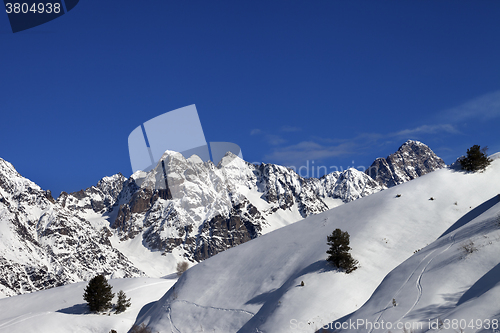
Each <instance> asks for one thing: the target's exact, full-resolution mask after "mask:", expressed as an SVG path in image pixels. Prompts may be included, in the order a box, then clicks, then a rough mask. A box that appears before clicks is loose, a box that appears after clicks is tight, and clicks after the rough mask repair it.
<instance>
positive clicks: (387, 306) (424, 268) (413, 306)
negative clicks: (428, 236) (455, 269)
mask: <svg viewBox="0 0 500 333" xmlns="http://www.w3.org/2000/svg"><path fill="white" fill-rule="evenodd" d="M449 238H450V239H451V240H452V242H451V244H450V245H449V246H448V247H447V248H446V249H444V250H443V251H441V252H440V253H438V254H436V255H435V256H433V257H432V258H431V259H430V260H429V261H428V262H427V263H426V264H425V266H424V267H423V268H422V270H421V271H420V273H419V275H418V277H417V280H416V283H415V286H416V288H417V299H416V300H415V302H414V303H413V305H412V306H411V308H410V309H409V310H408V311H407V312H406V313H405V314H404V315H403V316H402V317H401V318H399V319H398V320H397V321H396V322H400V321H401V320H402V319H403V318H404V317H406V315H408V314H409V313H410V312H411V311H412V310H413V309H414V308H415V307H416V306H417V304H418V302H419V301H420V298H421V297H422V284H421V281H422V276H423V275H424V273H425V271H426V269H427V267H428V266H429V265H430V263H431V262H432V261H433V260H434V259H435V258H436V257H438V256H439V255H441V254H443V253H444V252H446V251H447V250H448V249H449V248H450V247H451V246H452V245H453V244H455V235H452V236H450V237H449ZM437 250H438V249H435V250H433V251H432V252H430V253H429V254H428V255H426V256H425V257H424V258H423V259H422V260H421V261H420V263H419V264H418V265H417V267H415V269H414V270H413V271H412V272H411V274H410V276H408V278H407V279H406V281H405V282H404V283H403V284H402V285H401V287H400V288H399V289H398V290H397V291H396V293H395V294H394V296H393V299H396V297H397V296H398V295H399V293H400V292H401V291H402V290H403V288H404V287H405V286H406V285H407V284H408V282H409V281H410V280H411V278H412V277H413V276H414V275H415V272H416V271H417V270H418V268H419V267H420V266H421V264H422V263H423V262H424V261H425V260H427V258H429V257H430V256H432V254H434V252H436V251H437ZM392 306H393V305H392V299H391V300H390V301H389V302H387V305H386V306H385V307H384V309H383V310H382V311H381V313H380V315H379V316H378V317H377V319H376V320H375V322H376V323H378V322H380V319H381V318H382V316H383V315H384V313H385V311H386V310H387V309H390V308H391V307H392ZM373 329H374V327H372V329H371V330H370V331H369V333H372V332H373Z"/></svg>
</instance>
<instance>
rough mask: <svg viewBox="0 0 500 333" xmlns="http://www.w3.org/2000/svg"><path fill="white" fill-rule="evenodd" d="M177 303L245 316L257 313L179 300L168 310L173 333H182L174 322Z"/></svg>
mask: <svg viewBox="0 0 500 333" xmlns="http://www.w3.org/2000/svg"><path fill="white" fill-rule="evenodd" d="M175 302H181V303H185V304H191V305H194V306H197V307H200V308H204V309H212V310H219V311H230V312H239V313H245V314H248V315H250V316H252V317H253V316H254V315H255V313H252V312H250V311H246V310H242V309H225V308H217V307H213V306H204V305H200V304H196V303H194V302H190V301H186V300H180V299H179V300H174V301H173V302H172V303H170V305H169V306H168V308H167V313H168V320H169V322H170V326H171V328H172V330H171V332H172V333H182V332H181V331H180V330H179V329H178V328H177V326H175V324H174V321H173V320H172V304H173V303H175ZM259 332H260V331H259Z"/></svg>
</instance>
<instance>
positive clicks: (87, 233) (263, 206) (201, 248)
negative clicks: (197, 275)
mask: <svg viewBox="0 0 500 333" xmlns="http://www.w3.org/2000/svg"><path fill="white" fill-rule="evenodd" d="M402 147H405V148H404V149H402V148H400V150H398V152H399V153H400V155H401V156H403V157H404V158H403V159H401V160H400V161H399V162H398V163H399V164H398V165H399V166H400V167H402V168H406V169H408V170H409V169H411V168H412V167H413V166H414V165H420V164H422V165H423V164H426V161H425V159H429V160H435V159H436V158H437V157H435V155H433V153H432V154H431V153H429V151H430V149H429V148H428V147H427V146H425V145H423V144H421V143H418V142H413V141H409V142H407V143H405V144H404V145H403V146H402ZM403 150H404V151H403ZM421 152H427V153H425V154H422V153H421ZM430 152H432V151H430ZM391 156H392V155H391ZM398 156H399V155H398ZM406 161H408V165H407V166H405V165H406V164H405V163H406ZM406 169H405V170H406ZM431 169H432V165H431V166H430V167H429V168H427V169H426V170H427V171H426V172H428V171H429V170H431ZM414 176H415V177H416V176H418V174H416V175H414ZM383 189H385V185H383V184H382V185H381V184H379V183H377V181H375V180H373V179H372V178H371V177H370V176H368V175H367V174H365V173H363V172H361V171H359V170H356V169H348V170H345V171H343V172H333V173H331V174H329V175H326V176H324V177H322V178H320V179H316V178H307V179H306V178H303V177H300V176H299V175H298V174H297V173H295V172H294V171H293V170H291V169H289V168H285V167H283V166H278V165H273V164H260V165H253V164H250V163H247V162H245V161H243V160H241V159H240V158H238V157H237V156H235V155H232V154H230V153H229V154H228V155H226V156H225V157H224V158H223V159H222V161H221V162H220V163H219V165H217V166H215V165H214V164H213V163H211V162H206V163H203V162H202V161H201V160H200V159H199V158H197V157H196V156H192V157H191V158H189V159H185V158H184V157H183V156H182V155H181V154H179V153H175V152H171V151H167V152H165V154H164V156H163V157H162V159H161V160H160V161H159V163H158V165H157V166H156V167H155V168H154V169H153V170H151V171H150V172H149V173H145V172H137V173H135V174H134V175H132V176H131V177H130V178H128V179H126V178H125V177H124V176H123V175H121V174H117V175H114V176H111V177H104V178H103V179H101V180H100V181H99V182H98V184H97V185H95V186H91V187H90V188H87V189H86V190H81V191H79V192H75V193H69V194H68V193H65V192H63V193H62V194H61V195H60V196H59V197H58V198H57V200H54V199H53V198H52V196H51V194H50V192H49V191H43V190H42V189H40V187H38V186H37V185H36V184H34V183H33V182H31V181H29V180H28V179H25V178H23V177H22V176H21V175H19V174H18V173H17V172H16V171H15V169H14V167H13V166H12V165H10V164H9V163H8V162H6V161H4V160H1V159H0V228H2V230H3V232H2V233H0V263H1V265H0V296H1V295H2V294H3V295H14V294H19V293H26V292H31V291H34V290H41V289H46V288H50V287H54V286H59V285H63V284H66V283H71V282H78V281H83V280H86V279H89V278H91V277H92V276H93V275H95V274H98V273H102V274H105V275H106V276H107V277H134V276H143V275H147V276H150V277H162V276H165V275H167V274H170V273H172V272H174V271H175V267H176V263H177V262H179V261H182V260H189V261H191V262H192V263H196V262H200V261H202V260H205V259H207V258H209V257H211V256H213V255H215V254H217V253H220V252H222V251H225V250H226V249H228V248H231V247H234V246H236V245H239V244H242V243H245V242H247V241H249V240H251V239H254V238H257V237H258V236H260V235H263V234H266V233H268V232H271V231H273V230H276V229H279V228H281V227H283V226H287V225H289V224H292V223H294V222H296V221H299V220H301V219H303V218H304V217H308V216H312V215H315V214H319V213H321V212H324V211H326V210H328V209H329V208H333V207H335V206H338V205H340V204H342V203H347V202H351V201H353V200H356V199H359V198H362V197H365V196H368V195H370V194H372V193H376V192H379V191H381V190H383Z"/></svg>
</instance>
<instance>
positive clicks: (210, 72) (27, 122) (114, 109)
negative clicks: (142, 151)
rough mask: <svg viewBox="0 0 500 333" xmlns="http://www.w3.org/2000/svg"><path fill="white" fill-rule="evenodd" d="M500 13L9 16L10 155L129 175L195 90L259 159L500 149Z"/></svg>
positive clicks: (276, 4)
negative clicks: (152, 122)
mask: <svg viewBox="0 0 500 333" xmlns="http://www.w3.org/2000/svg"><path fill="white" fill-rule="evenodd" d="M499 17H500V2H499V1H475V2H472V1H457V0H453V1H340V0H339V1H335V0H328V1H320V0H318V1H255V0H252V1H206V0H204V1H191V0H190V1H175V2H174V1H159V0H157V1H147V2H137V1H121V2H119V4H117V3H116V2H113V1H97V0H81V1H80V3H79V4H78V5H77V6H76V7H75V8H74V9H73V10H72V11H70V12H69V13H68V14H66V15H63V16H62V17H60V18H58V19H56V20H54V21H51V22H49V23H47V24H44V25H41V26H39V27H35V28H33V29H30V30H26V31H23V32H19V33H16V34H13V33H12V32H11V29H10V26H9V22H8V18H7V15H6V14H5V15H0V45H1V53H0V54H1V55H0V60H1V61H0V80H1V90H0V99H1V104H0V109H1V124H2V128H1V131H0V142H1V144H0V157H2V158H3V159H5V160H7V161H9V162H11V163H13V164H14V166H15V167H16V169H17V170H18V171H19V172H20V173H21V174H22V175H23V176H25V177H28V178H29V179H31V180H33V181H35V182H36V183H37V184H39V185H40V186H41V187H42V188H44V189H50V190H52V191H53V192H54V195H55V196H57V195H58V194H59V193H60V191H63V190H65V191H68V192H72V191H78V190H80V189H82V188H86V187H89V186H91V185H93V184H95V183H97V181H98V180H99V179H100V178H102V177H103V176H106V175H112V174H115V173H118V172H121V173H123V174H124V175H125V176H129V175H130V174H131V166H130V160H129V155H128V146H127V138H128V135H129V134H130V132H131V131H132V130H133V129H134V128H136V127H137V126H139V125H140V124H142V123H143V122H145V121H147V120H149V119H151V118H153V117H156V116H158V115H160V114H162V113H165V112H167V111H170V110H174V109H177V108H180V107H183V106H187V105H191V104H196V107H197V109H198V113H199V116H200V119H201V123H202V125H203V129H204V132H205V137H206V139H207V141H212V142H213V141H229V142H234V143H237V144H238V145H239V146H240V147H241V149H242V152H243V156H244V157H245V159H246V160H247V161H250V162H268V163H278V164H283V165H289V166H295V167H296V168H299V167H300V166H303V165H306V164H307V161H308V160H309V163H310V164H309V165H312V164H311V163H312V161H314V165H315V166H319V165H323V166H327V167H328V168H329V169H332V167H336V168H338V169H345V168H347V167H350V166H353V165H354V166H366V167H367V166H369V165H370V164H371V162H372V161H373V160H374V159H375V158H376V157H385V156H387V155H388V154H390V153H392V152H394V151H395V150H396V149H397V148H398V147H399V146H400V145H401V144H402V143H403V142H405V141H406V140H408V139H416V140H420V141H422V142H424V143H426V144H427V145H429V146H430V147H431V148H432V149H433V150H434V151H435V152H436V153H437V154H438V155H439V156H441V157H442V158H443V159H444V160H445V162H447V163H452V162H453V161H454V160H455V159H456V158H457V157H458V156H460V155H461V154H464V153H465V151H466V149H467V148H468V147H470V146H472V145H473V144H479V145H481V146H484V145H487V146H489V147H490V152H491V153H492V152H497V151H500V137H499V135H498V133H499V131H498V125H499V124H500V61H499V59H500V20H499V19H498V18H499ZM313 172H314V170H312V171H310V173H309V176H311V175H313V174H312V173H313ZM314 176H316V174H314Z"/></svg>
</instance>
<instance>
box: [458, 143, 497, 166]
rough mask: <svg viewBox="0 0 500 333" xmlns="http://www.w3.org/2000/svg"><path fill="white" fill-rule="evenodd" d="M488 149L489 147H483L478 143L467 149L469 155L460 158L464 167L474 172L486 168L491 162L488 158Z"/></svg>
mask: <svg viewBox="0 0 500 333" xmlns="http://www.w3.org/2000/svg"><path fill="white" fill-rule="evenodd" d="M487 151H488V147H484V148H483V149H481V146H478V145H474V146H472V147H470V148H469V149H467V156H464V157H462V158H461V159H460V160H459V161H460V165H461V166H462V169H464V170H466V171H472V172H476V171H480V170H484V169H486V167H487V166H488V165H490V163H491V159H490V158H488V155H487V153H486V152H487Z"/></svg>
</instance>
